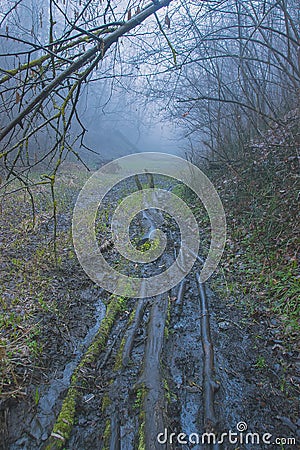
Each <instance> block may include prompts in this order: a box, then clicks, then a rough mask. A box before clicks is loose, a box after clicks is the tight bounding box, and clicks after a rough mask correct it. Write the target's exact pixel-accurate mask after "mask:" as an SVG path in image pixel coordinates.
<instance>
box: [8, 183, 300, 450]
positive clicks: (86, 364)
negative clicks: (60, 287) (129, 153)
mask: <svg viewBox="0 0 300 450" xmlns="http://www.w3.org/2000/svg"><path fill="white" fill-rule="evenodd" d="M127 188H128V186H127ZM128 189H129V188H128ZM130 189H132V186H131V188H130ZM111 195H112V196H113V197H114V196H115V195H116V192H113V193H112V194H111ZM108 203H109V199H108ZM152 216H153V215H152ZM107 220H108V222H109V220H110V217H109V214H108V216H107ZM148 222H149V221H148ZM150 225H151V224H150ZM147 227H148V228H147ZM150 228H151V226H150ZM162 228H163V229H164V230H165V231H167V232H168V231H169V230H170V229H171V230H173V231H172V232H171V234H172V238H173V242H168V244H167V249H166V254H165V255H163V256H162V257H161V258H160V259H159V260H158V261H156V262H154V263H149V264H146V265H145V267H143V272H142V275H143V277H147V276H150V274H151V275H153V273H158V272H159V270H160V268H161V266H167V265H169V264H170V261H171V260H173V259H174V241H177V242H179V239H180V236H179V234H178V230H176V227H175V228H174V224H173V223H171V222H170V219H169V218H168V217H165V222H164V224H163V225H162ZM131 231H132V233H133V236H135V237H141V236H142V237H143V238H145V235H147V232H149V223H148V225H147V217H146V218H145V215H144V216H143V217H140V218H138V220H137V222H136V224H135V225H134V226H133V229H132V230H131ZM146 241H147V239H144V242H146ZM105 250H106V254H107V259H108V260H109V261H111V263H116V260H117V255H116V253H115V250H114V249H113V248H111V247H110V246H107V249H105ZM169 260H170V261H169ZM118 264H119V267H121V266H122V261H121V260H120V259H118ZM126 270H127V271H129V273H132V274H134V273H135V271H136V270H137V269H136V268H135V267H134V265H131V266H129V267H128V266H127V267H126ZM200 270H201V260H197V261H196V263H195V265H194V267H193V269H192V271H191V272H190V273H189V274H188V276H187V277H186V278H185V279H184V281H183V282H182V283H180V285H179V286H177V287H175V288H173V289H172V290H171V291H170V292H168V293H165V294H162V295H160V296H157V297H154V298H144V299H139V300H136V299H132V298H124V299H123V298H122V299H121V300H120V299H117V298H114V297H110V296H109V295H108V294H107V293H105V292H103V291H102V290H101V289H100V288H98V287H96V286H94V285H92V284H90V286H89V287H88V288H87V287H86V286H85V287H84V288H82V289H80V290H79V291H78V297H79V298H80V299H81V306H82V307H81V308H80V307H78V306H77V309H76V310H74V311H73V312H72V318H71V322H73V329H72V328H71V329H70V338H71V340H72V339H76V341H75V342H73V344H74V345H73V347H72V348H69V349H66V350H65V351H63V352H61V351H60V349H57V354H58V355H60V356H58V357H57V358H58V360H57V365H56V368H55V370H52V372H51V373H49V374H48V379H47V380H45V383H44V384H42V385H41V386H39V399H38V401H37V402H36V404H35V405H33V404H32V402H31V403H30V404H29V403H28V402H27V401H25V400H24V401H23V402H20V401H18V402H13V401H12V402H10V404H9V405H6V407H5V409H3V410H2V412H3V414H2V421H3V425H2V436H3V440H2V443H1V448H2V449H11V450H19V449H28V450H42V449H47V450H49V449H59V448H62V449H79V450H89V449H109V450H118V449H122V450H131V449H138V450H142V449H146V450H156V449H195V450H196V449H197V450H198V449H217V448H222V449H246V450H252V449H255V448H258V449H267V448H279V449H280V448H284V449H289V448H291V449H295V448H297V444H296V442H298V443H299V434H300V432H299V429H300V428H299V425H300V423H299V420H298V422H297V421H296V420H295V418H296V417H297V415H298V411H297V408H298V402H297V395H298V391H297V390H296V388H295V391H289V395H286V393H285V392H284V391H283V389H282V384H281V381H282V376H283V369H282V368H281V366H280V364H279V362H278V359H277V353H276V350H277V348H278V347H276V345H279V344H280V343H277V342H276V327H275V326H274V325H272V323H270V321H269V319H268V318H267V317H260V318H259V320H253V319H251V318H250V317H247V314H246V312H245V311H244V310H243V309H242V308H238V307H237V306H236V303H235V302H233V301H232V299H228V301H227V302H225V301H224V300H222V301H221V300H220V299H219V298H218V297H217V296H216V295H215V294H214V293H213V292H212V291H211V289H210V287H209V283H206V284H205V285H201V283H199V279H197V277H198V274H199V272H200ZM85 302H86V303H88V304H89V308H88V309H87V308H86V304H85ZM91 314H92V317H91ZM84 324H85V326H84ZM76 326H77V327H79V328H80V329H82V332H81V333H79V335H80V336H81V337H78V330H77V332H75V331H74V330H75V328H76ZM49 331H50V330H49ZM76 333H77V334H76ZM262 355H263V358H264V359H260V357H261V356H262ZM287 357H288V358H290V359H291V360H294V362H295V363H296V362H297V361H298V362H299V360H298V359H297V358H298V357H299V355H298V353H297V352H296V351H295V352H293V350H291V353H290V354H289V355H287ZM53 358H55V355H53ZM259 361H261V364H259ZM262 361H263V362H264V364H262ZM298 367H299V369H300V366H298ZM205 433H206V434H205ZM276 439H277V441H276ZM288 439H295V441H292V440H290V442H288ZM214 440H215V442H214Z"/></svg>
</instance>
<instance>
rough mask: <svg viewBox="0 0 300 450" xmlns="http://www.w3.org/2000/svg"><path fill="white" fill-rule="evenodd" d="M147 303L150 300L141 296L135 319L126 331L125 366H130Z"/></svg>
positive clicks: (123, 357) (123, 361) (123, 359)
mask: <svg viewBox="0 0 300 450" xmlns="http://www.w3.org/2000/svg"><path fill="white" fill-rule="evenodd" d="M147 303H148V300H147V299H146V298H141V299H140V300H139V301H138V304H137V307H136V310H135V314H134V318H133V321H132V323H131V324H130V325H129V327H128V329H127V331H126V333H125V344H124V348H123V355H122V364H123V366H124V367H126V366H128V364H129V361H130V355H131V352H132V348H133V343H134V338H135V335H136V332H137V330H138V328H139V326H140V324H141V321H142V318H143V316H144V311H145V308H146V305H147Z"/></svg>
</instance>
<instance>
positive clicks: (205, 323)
mask: <svg viewBox="0 0 300 450" xmlns="http://www.w3.org/2000/svg"><path fill="white" fill-rule="evenodd" d="M197 283H198V289H199V294H200V309H201V318H200V321H201V341H202V348H203V353H204V363H203V399H204V429H205V431H206V432H212V433H216V429H217V419H216V415H215V405H214V403H215V393H216V391H217V390H218V388H219V386H218V384H217V383H216V382H215V381H214V349H213V345H212V340H211V335H210V323H209V311H208V304H207V298H206V293H205V286H204V284H203V283H201V281H200V276H199V274H197Z"/></svg>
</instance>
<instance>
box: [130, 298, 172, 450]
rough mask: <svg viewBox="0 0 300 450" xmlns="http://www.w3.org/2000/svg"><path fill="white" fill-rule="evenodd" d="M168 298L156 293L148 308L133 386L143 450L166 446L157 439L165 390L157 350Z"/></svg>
mask: <svg viewBox="0 0 300 450" xmlns="http://www.w3.org/2000/svg"><path fill="white" fill-rule="evenodd" d="M168 304H169V302H168V298H165V299H162V297H161V296H157V297H156V298H155V300H154V303H153V305H152V307H151V310H150V318H149V323H148V329H147V331H148V336H147V341H146V347H145V356H144V368H143V373H142V376H141V377H140V379H139V381H138V383H137V385H136V386H137V387H138V388H139V389H142V400H143V401H142V412H141V415H140V417H141V418H142V424H141V428H140V429H141V431H140V436H139V438H140V443H141V441H142V445H141V447H143V448H145V450H162V449H165V448H166V447H165V446H164V445H162V444H160V443H158V441H157V436H158V434H159V433H161V431H162V430H163V429H164V423H165V417H164V411H165V409H166V405H165V401H166V400H165V395H164V394H165V392H164V386H163V380H162V375H161V364H160V359H161V353H162V349H163V342H164V331H165V325H166V320H167V315H168Z"/></svg>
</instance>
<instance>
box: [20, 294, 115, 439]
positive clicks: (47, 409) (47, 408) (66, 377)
mask: <svg viewBox="0 0 300 450" xmlns="http://www.w3.org/2000/svg"><path fill="white" fill-rule="evenodd" d="M105 312H106V306H105V305H104V303H103V302H102V300H100V299H99V300H98V301H97V302H96V303H95V319H96V323H95V325H94V326H93V327H92V328H91V329H90V330H89V331H88V333H87V334H86V336H85V338H84V339H83V340H81V341H80V342H79V343H78V345H77V348H76V350H75V352H74V357H73V359H72V361H70V362H69V363H67V364H66V366H65V368H64V371H63V374H62V377H61V378H58V379H54V380H52V381H51V382H50V386H49V385H47V386H43V387H41V388H40V389H39V395H40V398H39V403H38V408H37V414H36V415H35V417H34V419H33V420H32V422H31V429H30V430H29V434H30V435H31V436H32V437H33V438H35V439H36V440H37V442H38V443H41V442H43V441H45V440H46V439H47V438H48V436H49V426H50V425H51V427H52V426H53V423H54V421H55V408H54V406H55V404H56V402H57V400H58V399H59V397H60V395H61V394H62V392H63V391H65V390H66V389H67V388H68V387H69V385H70V380H71V377H72V374H73V373H74V370H75V369H76V367H77V365H78V364H79V362H80V360H81V357H82V355H83V352H84V351H85V349H86V348H88V346H89V345H90V344H91V343H92V341H93V338H94V337H95V335H96V333H97V331H98V330H99V327H100V324H101V322H102V320H103V318H104V317H105ZM23 445H24V444H23Z"/></svg>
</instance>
